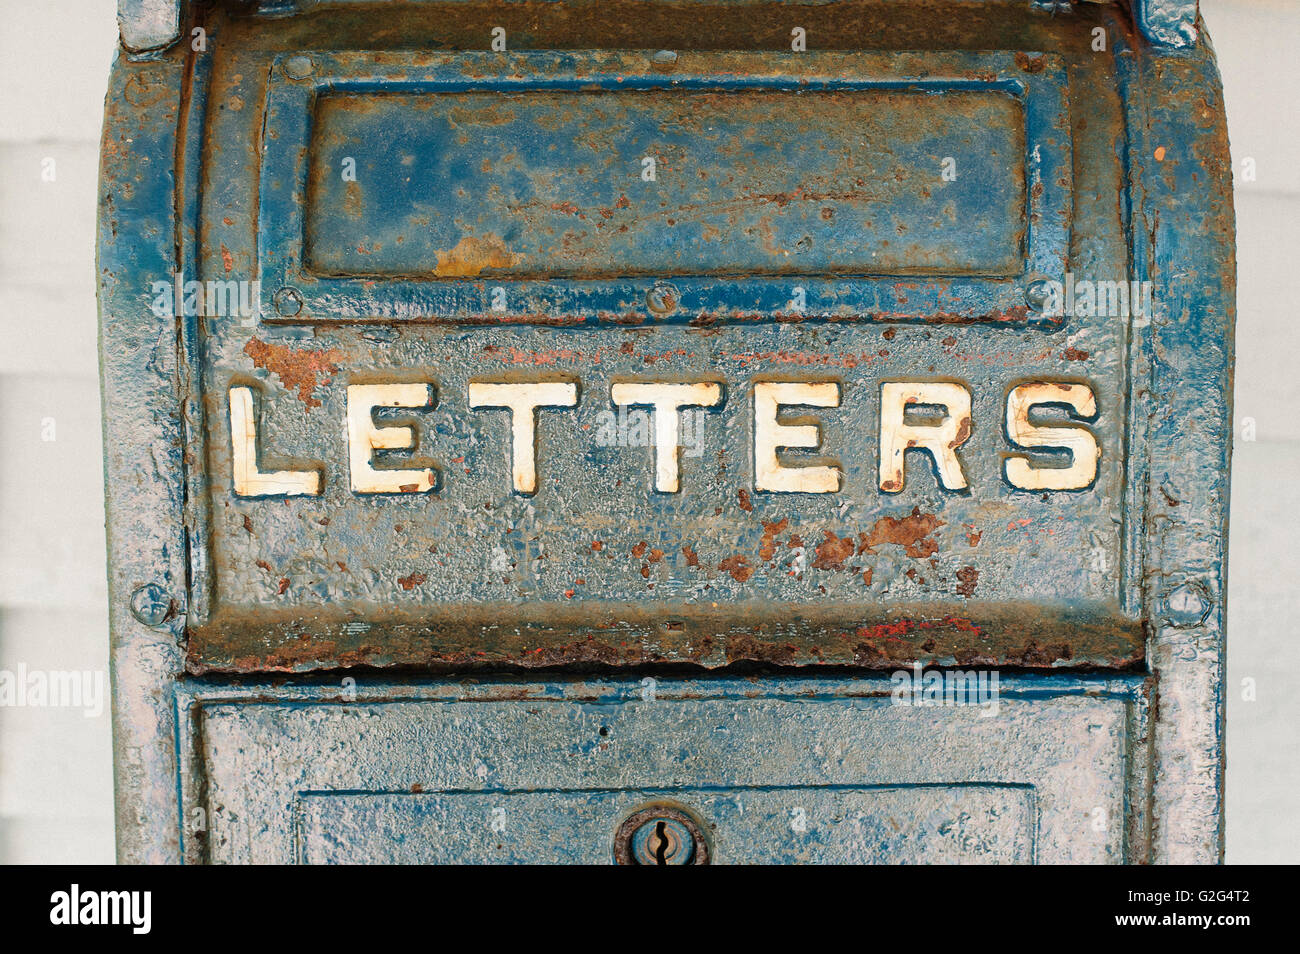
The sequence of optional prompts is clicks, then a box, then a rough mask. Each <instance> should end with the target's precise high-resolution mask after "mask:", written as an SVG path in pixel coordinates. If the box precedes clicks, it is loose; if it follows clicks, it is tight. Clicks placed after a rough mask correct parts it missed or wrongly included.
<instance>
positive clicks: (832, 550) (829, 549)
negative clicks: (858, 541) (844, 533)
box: [813, 530, 855, 570]
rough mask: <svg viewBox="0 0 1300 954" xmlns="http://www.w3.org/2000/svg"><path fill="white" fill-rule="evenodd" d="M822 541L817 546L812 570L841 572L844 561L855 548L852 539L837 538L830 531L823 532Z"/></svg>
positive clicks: (851, 554)
mask: <svg viewBox="0 0 1300 954" xmlns="http://www.w3.org/2000/svg"><path fill="white" fill-rule="evenodd" d="M822 535H823V537H824V539H823V540H822V542H821V543H819V544H818V545H817V550H816V554H817V557H816V559H814V560H813V568H814V569H817V570H842V569H844V561H845V560H847V559H848V558H849V557H851V556H853V553H854V550H855V547H854V545H853V538H852V537H844V538H840V537H837V536H836V535H835V534H834V533H832V532H831V531H830V530H823V531H822Z"/></svg>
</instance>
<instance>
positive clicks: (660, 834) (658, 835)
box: [653, 822, 668, 865]
mask: <svg viewBox="0 0 1300 954" xmlns="http://www.w3.org/2000/svg"><path fill="white" fill-rule="evenodd" d="M666 827H667V826H666V825H665V824H664V823H663V822H659V824H657V825H655V843H654V845H653V850H654V853H655V864H656V865H666V864H668V862H667V861H666V860H664V859H665V857H666V856H667V854H668V835H667V834H666V833H665V832H664V829H665V828H666Z"/></svg>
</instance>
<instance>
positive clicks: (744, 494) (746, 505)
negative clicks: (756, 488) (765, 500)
mask: <svg viewBox="0 0 1300 954" xmlns="http://www.w3.org/2000/svg"><path fill="white" fill-rule="evenodd" d="M736 499H737V500H739V501H740V509H741V510H743V511H745V513H751V512H753V510H754V504H753V503H752V502H751V501H750V499H749V491H748V490H746V489H745V488H744V487H741V488H739V489H738V490H737V491H736Z"/></svg>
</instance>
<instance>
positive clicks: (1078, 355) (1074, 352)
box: [1061, 347, 1088, 361]
mask: <svg viewBox="0 0 1300 954" xmlns="http://www.w3.org/2000/svg"><path fill="white" fill-rule="evenodd" d="M1061 357H1062V358H1064V359H1065V360H1066V361H1087V360H1088V352H1086V351H1084V350H1083V349H1082V348H1074V347H1070V348H1066V349H1065V350H1064V351H1062V352H1061Z"/></svg>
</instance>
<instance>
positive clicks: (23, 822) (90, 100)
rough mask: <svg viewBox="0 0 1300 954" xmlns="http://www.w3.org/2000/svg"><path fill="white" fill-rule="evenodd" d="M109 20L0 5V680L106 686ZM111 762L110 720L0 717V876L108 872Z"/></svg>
mask: <svg viewBox="0 0 1300 954" xmlns="http://www.w3.org/2000/svg"><path fill="white" fill-rule="evenodd" d="M114 17H115V4H114V3H113V0H43V2H41V3H30V2H27V0H0V23H2V24H4V26H3V28H0V446H3V447H4V448H5V449H6V452H5V453H4V454H3V455H0V670H9V671H13V670H15V669H16V668H17V667H18V666H19V665H20V664H23V665H26V666H27V667H28V669H29V670H34V669H41V670H91V671H96V672H100V673H103V674H104V679H105V684H106V680H107V668H108V625H107V612H108V610H107V603H106V587H105V575H104V505H103V469H102V465H101V463H100V458H101V439H100V424H99V416H100V415H99V371H98V359H97V355H96V344H95V341H96V331H95V327H96V325H95V262H94V254H95V253H94V241H95V238H94V236H95V232H94V225H95V195H96V189H97V171H98V170H97V166H98V151H99V127H100V122H101V114H102V111H103V99H104V87H105V82H106V79H107V76H108V66H109V63H110V61H111V58H112V53H113V47H114V43H115V40H116V22H115V19H114ZM46 159H53V161H54V172H55V179H54V181H53V182H44V181H42V177H41V172H42V162H43V160H46ZM46 419H52V421H53V437H54V440H53V441H48V440H43V439H42V438H43V436H50V435H49V434H48V430H47V433H46V434H44V435H43V434H42V429H43V427H46V424H47V420H46ZM112 763H113V758H112V741H111V734H110V721H109V715H108V711H107V710H105V711H104V712H103V713H102V714H101V715H99V716H98V717H97V718H87V717H86V716H85V715H83V714H82V712H81V711H80V710H77V709H49V708H3V709H0V863H5V862H8V863H12V862H36V861H43V862H111V861H112V860H113V764H112Z"/></svg>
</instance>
